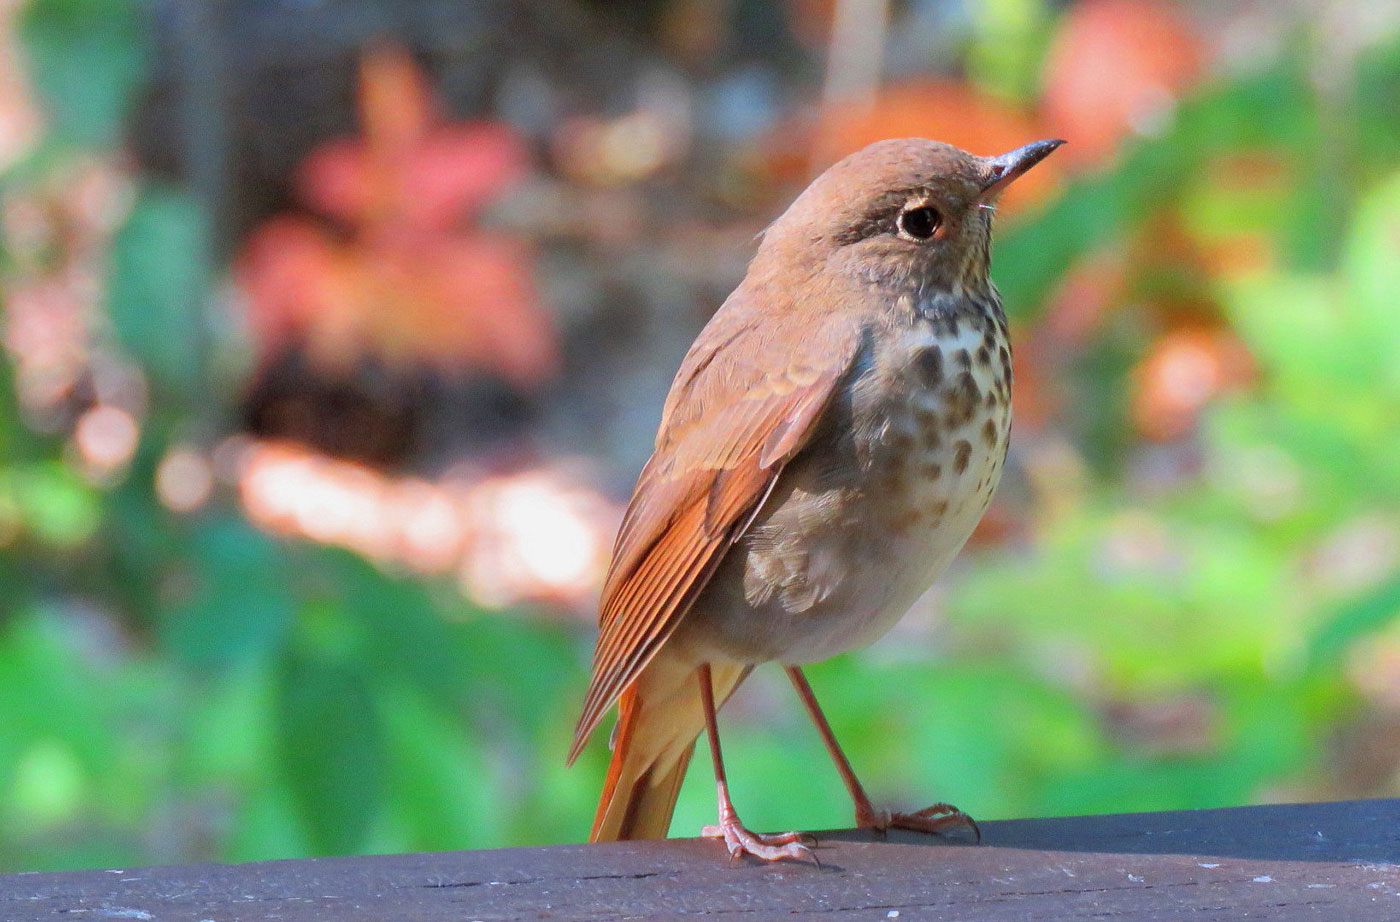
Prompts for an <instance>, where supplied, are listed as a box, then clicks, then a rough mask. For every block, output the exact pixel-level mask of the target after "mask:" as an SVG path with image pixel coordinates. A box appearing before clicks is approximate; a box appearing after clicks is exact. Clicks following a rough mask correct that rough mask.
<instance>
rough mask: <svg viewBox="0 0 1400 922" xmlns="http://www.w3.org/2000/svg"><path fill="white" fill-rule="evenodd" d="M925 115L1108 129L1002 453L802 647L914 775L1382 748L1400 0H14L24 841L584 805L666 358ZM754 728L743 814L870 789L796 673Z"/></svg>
mask: <svg viewBox="0 0 1400 922" xmlns="http://www.w3.org/2000/svg"><path fill="white" fill-rule="evenodd" d="M907 135H921V136H928V137H935V138H941V139H945V140H948V141H951V142H954V143H957V144H959V145H961V146H964V147H967V148H969V149H971V150H973V151H974V152H977V153H984V154H991V153H998V152H1001V151H1004V150H1007V149H1009V148H1012V147H1014V146H1017V145H1020V144H1022V143H1025V142H1027V141H1030V140H1033V139H1036V138H1040V137H1045V136H1055V137H1064V138H1068V139H1070V141H1071V143H1070V144H1069V145H1068V146H1066V147H1065V148H1064V149H1063V150H1062V151H1061V152H1060V153H1057V154H1056V155H1055V157H1054V158H1052V159H1050V160H1049V161H1047V162H1046V163H1045V164H1044V166H1042V167H1040V168H1037V170H1036V171H1034V172H1033V173H1032V174H1030V175H1029V176H1028V177H1027V178H1026V180H1025V181H1024V182H1023V183H1020V184H1018V185H1017V186H1016V187H1014V189H1013V194H1011V195H1008V197H1007V198H1006V200H1005V201H1004V203H1003V205H1002V207H1001V209H1000V211H999V222H1000V224H999V234H998V240H997V245H996V248H995V256H994V265H993V275H994V277H995V278H996V280H997V282H998V283H999V285H1000V287H1001V290H1002V292H1003V295H1004V297H1005V300H1006V304H1007V309H1008V312H1009V313H1010V314H1011V316H1012V318H1013V323H1012V329H1013V335H1014V338H1015V341H1016V350H1017V351H1016V393H1015V401H1016V427H1015V432H1014V437H1013V442H1012V448H1011V464H1010V466H1009V468H1008V472H1007V475H1006V479H1005V481H1004V483H1003V486H1002V488H1001V490H1000V492H999V494H998V496H997V500H996V502H995V504H994V505H993V507H992V509H991V511H990V512H989V513H988V515H987V518H986V520H985V521H984V522H983V524H982V526H981V527H980V529H979V530H978V532H977V533H976V535H975V536H974V538H973V540H972V541H971V542H970V544H969V547H968V550H967V551H966V552H965V553H964V554H963V556H962V557H961V559H960V560H959V562H958V563H957V564H956V565H955V567H954V569H953V571H952V572H951V573H949V574H948V576H947V577H946V578H945V579H943V580H942V581H941V582H940V584H939V585H938V586H937V587H936V588H935V589H934V590H933V591H932V592H931V593H930V594H929V596H928V597H926V598H925V599H924V600H922V601H921V602H920V603H919V605H918V607H917V608H916V609H915V610H914V611H913V612H912V613H911V614H910V616H909V617H907V618H906V619H905V620H904V621H903V622H902V623H901V625H900V626H899V627H898V628H897V629H896V631H895V633H894V635H893V636H892V637H890V638H887V639H886V640H885V641H883V642H881V643H879V644H877V645H876V646H874V647H872V648H871V649H869V650H866V651H862V652H859V653H856V654H853V655H850V656H845V657H841V658H838V659H836V660H833V661H831V662H828V663H825V664H822V665H820V666H818V667H815V668H813V669H812V670H811V673H810V674H811V678H812V681H813V683H814V685H815V687H816V690H817V692H818V694H819V696H820V697H821V699H822V701H823V702H824V704H825V705H826V708H827V710H828V713H829V714H830V716H831V718H832V722H833V724H834V725H835V729H836V731H837V734H838V735H839V736H840V737H841V739H842V740H843V741H844V742H845V743H846V745H847V747H848V751H849V753H850V754H851V756H852V757H853V759H854V761H855V764H856V766H857V768H858V770H859V771H860V773H861V774H862V777H864V778H865V779H866V780H867V782H868V784H869V785H870V786H871V788H872V790H873V792H874V793H875V794H876V796H877V799H879V800H880V801H883V802H886V803H898V804H900V805H902V806H906V807H919V806H923V805H924V804H926V803H929V802H932V801H934V800H949V801H952V802H954V803H957V804H959V805H960V806H962V807H963V808H965V809H967V810H968V811H969V812H971V813H972V814H973V815H975V816H977V817H978V818H983V819H993V818H998V817H1011V816H1025V815H1051V814H1070V813H1079V812H1091V811H1120V810H1156V809H1166V808H1184V807H1206V806H1214V805H1223V804H1238V803H1248V802H1260V801H1276V800H1292V799H1324V798H1341V797H1359V796H1371V795H1387V794H1388V795H1396V794H1400V617H1397V614H1400V359H1397V356H1400V298H1397V293H1400V9H1398V8H1397V5H1396V4H1395V3H1394V2H1388V0H1373V2H1365V0H1362V2H1349V3H1341V2H1336V3H1334V2H1324V0H1295V2H1289V3H1274V2H1265V0H1232V2H1209V3H1207V2H1204V0H1201V2H1189V3H1176V4H1174V3H1166V2H1156V0H1069V2H1056V0H987V2H983V3H973V2H959V0H901V2H893V0H890V2H886V0H785V2H759V0H638V2H634V3H629V4H614V3H604V2H601V0H595V2H590V0H494V2H487V0H481V2H476V3H457V2H452V0H413V2H402V3H379V2H374V0H27V2H20V0H0V299H2V301H3V307H0V338H2V339H3V349H0V867H3V868H4V869H6V870H16V869H40V868H65V867H83V866H121V867H127V866H132V865H138V864H143V863H157V862H159V863H168V862H187V861H199V860H206V859H217V860H248V859H261V858H278V857H290V856H298V855H312V854H342V853H353V852H381V851H400V850H411V849H446V848H477V847H490V846H503V845H515V844H524V843H546V842H564V841H577V840H580V839H582V838H583V837H584V836H585V835H586V833H587V828H588V823H589V820H590V818H591V815H592V810H593V803H594V799H595V797H596V796H597V791H598V787H599V783H600V780H601V777H602V772H603V766H604V764H605V762H606V756H607V753H606V750H605V747H604V745H603V743H602V740H601V739H599V740H597V741H595V743H594V745H593V746H592V747H591V748H590V749H589V751H588V752H587V753H586V755H585V757H584V758H583V759H582V760H581V764H579V765H577V766H575V767H574V768H573V769H571V770H566V769H565V768H564V766H563V757H564V752H565V749H566V745H567V741H568V738H569V734H570V730H571V728H572V725H573V722H574V719H575V717H576V715H577V708H578V706H579V702H580V698H581V695H582V691H583V688H584V685H585V681H586V667H587V663H588V658H589V655H590V652H591V645H592V639H593V625H594V621H593V619H594V603H595V597H596V593H597V590H598V585H599V582H600V580H601V577H602V574H603V571H604V568H605V566H606V561H607V554H608V551H609V548H610V544H611V540H612V534H613V530H614V528H615V527H616V523H617V521H618V518H619V515H620V507H621V503H622V502H623V501H625V499H626V496H627V492H628V490H629V488H630V486H631V483H632V480H633V478H634V477H635V475H636V472H637V471H638V470H639V468H640V466H641V464H642V462H643V461H644V460H645V458H646V455H647V453H648V449H649V444H650V440H651V437H652V434H653V432H654V429H655V426H656V422H657V419H658V417H659V414H660V406H661V401H662V398H663V396H664V392H665V388H666V386H667V384H668V383H669V380H670V377H671V375H672V373H673V372H674V370H675V368H676V366H677V364H678V363H679V361H680V358H681V356H682V354H683V353H684V351H685V349H686V347H687V345H688V344H689V342H690V340H691V339H692V338H693V336H694V335H695V333H696V332H697V331H698V330H699V328H700V326H701V325H702V324H703V323H704V322H705V320H706V318H707V317H708V316H709V314H710V313H711V312H712V311H713V310H714V309H715V308H716V307H717V306H718V305H719V304H720V302H721V301H722V300H723V298H724V296H725V295H726V294H727V293H728V292H729V291H730V289H731V288H732V287H733V286H734V284H735V283H736V282H737V281H738V279H739V278H740V277H741V275H742V273H743V270H744V266H745V263H746V261H747V259H748V258H749V256H750V255H751V254H752V251H753V237H754V235H755V233H756V232H757V231H758V230H759V229H760V228H762V227H763V226H764V224H765V223H767V222H768V221H769V220H771V219H772V218H773V217H774V216H775V215H776V214H777V213H778V212H779V211H781V209H782V208H783V207H784V206H785V205H786V203H787V202H788V201H789V200H790V199H791V197H792V196H793V195H794V194H795V193H796V192H797V191H798V190H799V189H800V188H801V187H802V186H803V185H805V183H806V182H807V181H808V180H809V179H810V178H811V177H812V176H813V175H814V173H815V172H816V171H818V170H820V169H821V168H822V167H823V166H824V165H826V164H828V163H830V162H831V161H833V160H834V159H836V158H837V157H839V156H841V155H843V154H844V153H847V152H849V151H851V150H854V149H856V148H858V147H860V146H862V145H863V144H865V143H867V142H870V141H873V140H876V139H879V138H884V137H891V136H896V137H897V136H907ZM722 726H723V728H724V730H723V732H724V734H725V737H724V738H725V744H726V755H727V756H728V758H729V760H730V765H731V775H732V782H733V787H734V796H735V801H736V803H737V804H738V805H739V808H740V810H741V811H742V813H743V815H744V818H745V820H746V821H747V822H749V823H750V824H751V825H752V826H753V827H754V828H760V829H763V828H790V827H794V826H796V827H800V828H822V827H827V826H840V825H847V824H849V822H850V807H849V802H848V800H847V798H846V796H845V794H844V792H843V790H842V788H841V785H840V783H839V781H838V779H837V777H836V775H835V772H834V771H833V770H832V769H831V767H830V763H829V762H828V760H827V759H826V756H825V755H824V753H823V751H822V748H821V745H820V743H819V741H818V740H817V737H816V735H815V733H814V732H813V731H812V729H811V728H810V726H809V725H808V723H807V721H806V718H805V717H804V716H803V713H802V710H801V708H800V707H799V705H798V703H797V702H796V700H795V698H794V697H793V695H792V694H791V691H790V689H789V688H788V687H787V685H786V682H785V681H784V679H783V678H782V676H781V674H780V673H779V672H778V671H777V670H775V669H767V670H759V672H758V673H757V674H756V675H755V676H754V677H753V679H752V680H751V681H750V682H749V683H748V686H747V687H746V688H745V689H744V690H743V691H742V692H741V694H740V695H738V696H737V697H736V698H735V700H734V701H733V702H731V705H730V706H729V707H727V708H726V711H725V713H724V719H723V721H722ZM697 764H698V765H699V766H701V768H703V754H702V755H701V761H699V762H697ZM713 811H714V801H713V791H712V786H711V783H710V782H709V780H708V773H707V772H706V771H703V770H700V769H697V770H696V771H694V772H692V775H691V778H690V782H689V783H688V784H687V786H686V789H685V791H684V792H683V795H682V799H681V804H680V807H679V810H678V813H677V822H676V825H675V827H674V828H675V831H676V832H677V834H685V835H690V834H694V832H695V831H696V830H697V829H698V827H699V826H700V825H701V824H702V823H704V822H710V821H712V820H713Z"/></svg>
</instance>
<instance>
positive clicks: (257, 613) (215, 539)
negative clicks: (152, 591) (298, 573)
mask: <svg viewBox="0 0 1400 922" xmlns="http://www.w3.org/2000/svg"><path fill="white" fill-rule="evenodd" d="M281 553H282V549H281V547H280V546H279V545H278V544H277V542H275V541H274V540H272V539H271V538H269V537H267V536H266V535H264V534H262V533H261V532H259V531H257V530H256V529H254V528H253V527H252V526H251V525H248V524H247V523H246V522H244V521H242V520H241V519H238V518H235V517H233V516H227V517H222V518H218V519H214V520H212V521H209V522H206V523H204V524H203V525H201V526H200V527H199V528H198V530H197V531H195V533H194V534H193V535H192V536H191V540H190V544H189V559H188V565H189V572H188V573H186V574H185V577H186V578H187V579H188V580H189V581H191V582H192V583H193V584H194V585H193V590H192V592H191V593H190V594H189V595H188V596H187V597H186V598H184V599H182V600H180V601H178V602H177V603H176V604H174V605H172V606H171V607H170V608H168V609H167V610H166V611H164V612H162V618H161V633H162V636H163V639H164V640H165V643H166V644H167V645H168V646H169V648H170V649H171V650H172V651H174V653H175V654H176V655H177V656H178V657H179V658H180V659H182V660H184V661H185V662H186V663H189V664H191V665H195V666H204V667H207V666H223V665H228V664H231V663H233V662H236V661H240V660H244V659H249V658H254V657H258V656H265V655H267V654H269V653H271V652H273V651H274V650H276V649H278V648H279V647H280V646H281V644H282V643H284V642H285V640H286V638H287V637H288V635H289V633H290V627H291V621H292V609H293V601H292V598H291V596H290V594H289V593H288V591H287V587H286V572H285V569H284V568H283V567H282V566H281V565H280V564H281Z"/></svg>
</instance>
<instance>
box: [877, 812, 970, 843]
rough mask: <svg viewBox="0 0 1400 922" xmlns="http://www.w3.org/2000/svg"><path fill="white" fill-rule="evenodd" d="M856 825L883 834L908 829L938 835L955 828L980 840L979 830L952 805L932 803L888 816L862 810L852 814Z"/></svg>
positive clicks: (887, 814) (965, 815) (882, 813)
mask: <svg viewBox="0 0 1400 922" xmlns="http://www.w3.org/2000/svg"><path fill="white" fill-rule="evenodd" d="M856 825H857V826H860V827H862V828H865V829H874V830H875V831H877V832H885V831H886V830H889V829H908V830H910V831H912V832H925V833H930V834H939V833H943V832H945V831H948V830H950V829H953V828H955V827H960V828H963V829H971V830H972V835H973V839H974V841H976V842H979V843H980V842H981V841H982V830H981V829H979V828H977V821H976V820H974V819H973V818H972V817H970V816H968V815H967V814H966V813H964V812H962V811H961V810H959V809H958V808H957V807H955V806H953V805H952V804H943V803H939V804H934V805H933V806H931V807H925V808H924V809H922V810H917V811H915V812H913V813H891V812H890V811H888V810H875V809H873V808H871V809H869V810H862V811H860V812H858V813H857V814H856Z"/></svg>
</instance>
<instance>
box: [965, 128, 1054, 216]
mask: <svg viewBox="0 0 1400 922" xmlns="http://www.w3.org/2000/svg"><path fill="white" fill-rule="evenodd" d="M1063 143H1065V142H1064V141H1063V140H1061V139H1059V138H1047V139H1046V140H1044V141H1032V142H1031V143H1029V144H1027V145H1026V146H1025V147H1018V148H1016V149H1015V150H1012V151H1007V152H1006V153H1004V154H1002V155H1001V156H1000V157H988V158H987V160H986V164H987V174H986V180H985V184H984V185H983V186H982V196H981V199H982V201H984V202H986V201H990V200H991V199H994V198H996V197H997V196H998V195H999V194H1001V190H1003V189H1005V188H1006V187H1007V186H1009V185H1011V183H1012V182H1013V181H1014V180H1015V179H1016V177H1017V176H1020V175H1021V174H1022V173H1024V172H1026V170H1029V169H1030V168H1031V167H1033V166H1035V165H1036V164H1037V163H1039V162H1040V161H1042V160H1044V159H1045V158H1046V157H1048V156H1050V153H1051V152H1052V151H1053V150H1054V149H1055V148H1057V147H1059V146H1060V145H1061V144H1063Z"/></svg>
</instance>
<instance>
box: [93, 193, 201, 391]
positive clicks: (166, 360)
mask: <svg viewBox="0 0 1400 922" xmlns="http://www.w3.org/2000/svg"><path fill="white" fill-rule="evenodd" d="M208 253H209V228H208V225H207V221H206V218H205V215H204V212H203V210H202V209H200V208H199V207H198V206H197V205H196V204H195V202H194V201H193V200H191V199H190V198H189V197H188V196H185V195H183V194H181V193H179V192H176V191H174V190H172V189H163V188H159V187H148V188H146V189H145V190H144V191H143V192H142V193H141V195H140V196H139V197H138V198H137V200H136V204H135V205H134V206H133V207H132V210H131V214H130V216H129V217H128V218H127V221H126V224H125V225H124V226H123V227H122V229H121V230H120V231H118V232H117V235H116V237H115V239H113V241H112V257H111V259H112V261H111V269H110V272H109V275H108V279H107V282H108V294H107V309H108V314H109V316H110V318H111V321H112V325H113V327H114V329H115V332H116V334H117V339H118V340H119V341H120V342H121V343H122V345H123V346H124V347H126V349H128V350H129V351H130V352H131V354H132V355H133V356H135V357H136V358H137V359H139V360H140V361H141V362H142V363H143V364H144V365H145V366H146V367H147V368H148V369H149V370H150V371H151V372H152V374H153V375H154V376H155V377H156V379H157V380H158V381H159V382H160V383H162V384H164V385H165V386H166V387H167V388H170V389H175V390H180V391H182V392H184V393H186V394H188V393H190V392H191V391H192V390H193V389H194V388H196V387H198V385H199V381H200V375H201V369H202V364H203V360H202V353H203V350H204V341H203V321H202V311H203V310H204V299H205V296H206V293H207V291H208V288H209V256H208Z"/></svg>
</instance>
